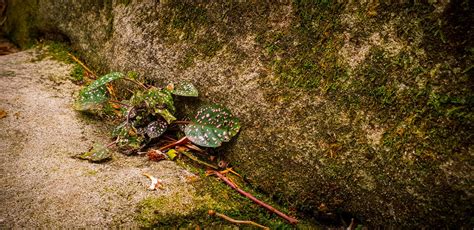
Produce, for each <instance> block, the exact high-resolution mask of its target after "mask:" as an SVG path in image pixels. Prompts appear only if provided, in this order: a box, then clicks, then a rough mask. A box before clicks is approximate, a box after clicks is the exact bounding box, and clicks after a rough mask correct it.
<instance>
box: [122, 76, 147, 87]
mask: <svg viewBox="0 0 474 230" xmlns="http://www.w3.org/2000/svg"><path fill="white" fill-rule="evenodd" d="M122 79H124V80H127V81H129V82H132V83H134V84H136V85H138V86H140V87H142V88H143V89H148V87H146V86H145V85H144V84H142V83H141V82H139V81H136V80H134V79H130V78H126V77H124V78H122Z"/></svg>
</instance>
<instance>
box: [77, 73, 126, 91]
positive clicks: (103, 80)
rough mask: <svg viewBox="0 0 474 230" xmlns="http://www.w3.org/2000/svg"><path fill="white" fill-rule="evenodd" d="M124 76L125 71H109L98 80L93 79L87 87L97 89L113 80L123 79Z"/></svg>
mask: <svg viewBox="0 0 474 230" xmlns="http://www.w3.org/2000/svg"><path fill="white" fill-rule="evenodd" d="M123 77H124V75H123V73H120V72H112V73H108V74H106V75H104V76H102V77H100V78H98V79H97V80H95V81H93V82H92V83H91V84H90V85H89V86H87V87H86V88H88V89H90V90H92V89H95V88H99V87H102V86H105V84H107V83H109V82H111V81H115V80H117V79H121V78H123Z"/></svg>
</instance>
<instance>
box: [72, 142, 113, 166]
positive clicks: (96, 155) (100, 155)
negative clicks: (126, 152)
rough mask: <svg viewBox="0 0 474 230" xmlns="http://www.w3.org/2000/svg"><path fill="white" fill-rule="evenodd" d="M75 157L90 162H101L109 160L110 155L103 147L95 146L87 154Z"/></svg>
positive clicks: (100, 145)
mask: <svg viewBox="0 0 474 230" xmlns="http://www.w3.org/2000/svg"><path fill="white" fill-rule="evenodd" d="M76 157H77V158H79V159H82V160H89V161H91V162H102V161H106V160H109V159H110V158H111V157H112V155H111V153H110V150H109V149H108V148H107V147H106V146H105V145H102V144H95V145H94V146H93V147H92V149H91V150H90V151H89V152H86V153H83V154H80V155H77V156H76Z"/></svg>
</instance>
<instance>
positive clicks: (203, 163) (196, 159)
mask: <svg viewBox="0 0 474 230" xmlns="http://www.w3.org/2000/svg"><path fill="white" fill-rule="evenodd" d="M179 152H180V153H182V154H183V155H185V156H187V157H188V158H189V159H191V160H193V161H195V162H197V163H199V164H202V165H205V166H207V167H210V168H213V169H215V170H217V169H218V168H217V166H214V165H211V164H209V163H207V162H204V161H202V160H199V159H198V158H197V157H195V156H193V155H192V154H190V153H189V152H186V151H179Z"/></svg>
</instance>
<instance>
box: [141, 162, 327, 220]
mask: <svg viewBox="0 0 474 230" xmlns="http://www.w3.org/2000/svg"><path fill="white" fill-rule="evenodd" d="M183 160H184V161H181V160H178V163H179V164H180V165H181V166H182V167H184V168H186V169H187V170H190V171H191V172H193V173H195V174H196V175H198V176H193V177H190V178H188V179H189V183H191V184H192V185H193V188H194V190H192V191H182V192H179V193H177V194H171V195H168V196H166V197H165V196H159V197H150V198H147V199H145V200H143V201H141V202H140V204H139V206H138V212H139V215H138V220H139V221H140V222H141V224H142V226H143V227H146V228H150V227H164V226H174V227H196V226H200V227H201V228H202V227H204V228H208V227H213V228H214V227H219V228H225V227H232V226H237V225H233V224H231V223H229V222H227V221H225V220H223V219H220V218H217V217H211V216H209V215H208V210H214V211H216V212H219V213H222V214H225V215H227V216H229V217H232V218H234V219H238V220H252V221H255V222H257V223H259V224H262V225H265V226H268V227H270V228H271V229H290V228H294V226H292V225H290V224H288V223H286V222H285V221H284V220H283V219H281V218H280V217H278V216H276V215H275V214H272V213H270V212H268V211H267V210H266V209H264V208H263V207H261V206H258V205H257V204H255V203H253V202H252V201H250V200H249V199H247V198H245V197H243V196H242V195H240V194H239V193H238V192H236V191H235V190H233V189H231V188H230V187H228V186H227V185H225V184H224V183H223V182H222V181H220V180H218V179H217V178H216V177H214V176H206V175H205V172H204V170H203V169H202V168H200V166H194V165H193V164H194V162H192V161H188V160H186V159H183ZM227 177H229V178H231V179H232V180H233V181H234V182H236V183H237V185H238V186H239V188H241V189H243V190H245V191H247V192H249V193H251V194H253V195H254V196H255V197H256V198H258V199H260V200H262V201H264V202H266V203H268V204H270V205H272V206H273V207H275V208H277V209H279V210H280V211H282V212H284V213H288V214H290V215H295V214H296V213H295V212H294V210H293V211H290V210H288V208H286V207H284V206H281V205H279V204H277V203H275V202H274V201H272V199H271V198H270V197H268V196H265V195H264V194H263V193H261V192H259V191H257V190H255V189H254V188H252V187H250V186H249V185H248V184H247V183H246V182H245V181H244V180H242V178H239V177H237V176H235V175H233V174H227ZM176 210H182V211H180V212H179V213H182V215H175V214H173V215H170V214H169V213H177V211H176ZM240 226H241V227H248V226H246V225H240ZM297 227H298V228H303V229H304V228H312V229H315V228H316V229H317V228H319V225H317V224H316V223H314V222H308V221H306V220H304V219H302V220H300V223H299V224H298V226H297Z"/></svg>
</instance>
